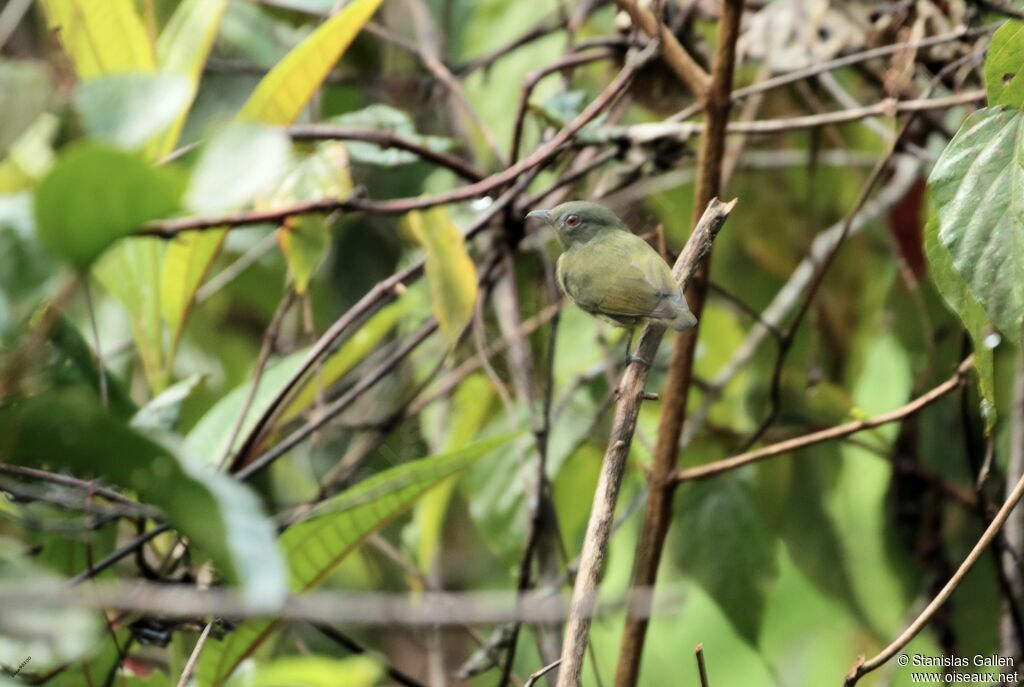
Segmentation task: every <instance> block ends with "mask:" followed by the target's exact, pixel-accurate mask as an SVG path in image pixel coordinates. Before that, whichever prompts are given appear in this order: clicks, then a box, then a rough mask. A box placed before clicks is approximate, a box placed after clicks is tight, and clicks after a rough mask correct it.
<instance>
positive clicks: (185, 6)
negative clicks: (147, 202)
mask: <svg viewBox="0 0 1024 687" xmlns="http://www.w3.org/2000/svg"><path fill="white" fill-rule="evenodd" d="M227 4H228V3H227V0H184V1H183V2H181V3H180V4H179V5H178V7H177V9H175V10H174V14H172V15H171V18H170V19H169V20H168V21H167V25H166V26H165V27H164V30H163V31H162V32H161V33H160V38H158V39H157V42H156V59H157V64H158V65H159V68H160V71H161V72H163V73H165V74H176V75H179V76H184V77H186V78H187V79H188V83H189V95H188V99H187V102H186V103H185V106H184V107H182V109H181V112H179V114H178V116H177V118H176V119H175V121H174V122H173V124H171V126H170V127H169V128H168V130H167V132H166V134H165V135H164V137H163V139H162V141H160V142H159V144H158V145H157V146H156V147H155V149H154V153H155V155H154V157H156V158H160V157H163V156H164V155H166V154H167V153H169V152H170V151H171V150H172V149H173V148H174V146H175V144H176V143H177V142H178V138H179V137H180V136H181V130H182V128H183V127H184V126H185V119H186V117H187V116H188V108H189V106H190V105H191V104H192V101H193V100H194V99H195V96H196V92H197V91H198V90H199V80H200V78H201V77H202V74H203V65H205V64H206V59H207V57H209V55H210V50H211V49H212V48H213V42H214V40H215V39H216V38H217V29H218V28H219V27H220V21H221V18H222V17H223V16H224V10H225V9H226V8H227Z"/></svg>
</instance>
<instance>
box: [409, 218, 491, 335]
mask: <svg viewBox="0 0 1024 687" xmlns="http://www.w3.org/2000/svg"><path fill="white" fill-rule="evenodd" d="M407 221H408V223H409V229H410V230H411V231H412V234H413V236H415V237H416V240H417V241H419V242H420V245H422V246H423V248H424V250H425V251H426V254H427V257H426V274H427V281H428V283H429V284H430V295H431V298H432V299H433V302H434V316H435V317H437V322H438V324H439V325H440V327H441V332H442V333H443V334H444V335H445V336H446V337H447V338H448V341H449V342H451V343H454V342H455V341H456V340H457V339H458V338H459V336H460V335H461V334H462V330H463V329H465V327H466V325H467V324H469V321H470V319H471V318H472V317H473V306H474V305H475V304H476V297H477V279H476V266H475V265H474V264H473V260H472V259H471V258H470V257H469V253H467V252H466V241H465V238H464V237H463V236H462V232H461V231H459V228H458V227H456V226H455V223H454V222H452V220H451V218H450V217H449V216H448V213H447V211H446V210H445V209H444V208H442V207H436V208H432V209H430V210H426V211H424V212H418V211H417V212H410V213H409V215H408V217H407Z"/></svg>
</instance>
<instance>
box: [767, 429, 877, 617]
mask: <svg viewBox="0 0 1024 687" xmlns="http://www.w3.org/2000/svg"><path fill="white" fill-rule="evenodd" d="M838 454H839V447H838V446H837V445H835V444H823V445H821V446H816V447H811V448H807V449H804V450H802V451H800V452H798V453H795V454H793V455H792V457H791V458H790V460H791V461H792V463H791V470H790V474H791V475H792V477H791V479H790V481H789V490H788V493H786V497H785V500H784V503H783V504H781V506H782V508H784V509H785V512H784V515H783V520H782V529H781V535H782V541H783V542H784V543H785V545H786V549H787V550H788V551H789V555H790V557H791V558H792V559H793V562H794V563H796V566H797V567H798V568H800V570H801V571H802V572H803V573H804V575H806V576H807V578H808V579H809V580H810V581H811V582H812V583H813V584H814V585H815V586H816V587H818V588H819V589H821V590H822V591H823V592H825V593H826V594H828V595H830V596H831V597H833V598H834V599H836V600H837V601H839V602H840V603H842V604H844V605H845V606H846V607H847V608H848V609H849V610H850V613H851V614H852V615H853V617H854V618H856V619H857V620H858V621H859V622H860V624H861V626H862V627H864V628H870V627H871V621H870V620H869V619H868V617H867V615H866V613H865V612H864V609H863V607H862V606H861V604H860V601H859V600H858V599H857V593H856V591H855V590H854V586H853V578H852V577H851V575H850V569H849V565H848V564H847V561H846V554H845V551H844V550H843V544H842V540H841V539H840V537H839V533H838V532H837V530H836V525H835V522H834V519H833V517H832V515H831V514H830V513H829V512H828V509H827V508H826V506H825V499H826V498H828V495H829V493H830V492H831V490H832V486H833V483H834V481H835V480H834V479H833V477H834V475H835V473H836V472H837V471H838V470H839V469H840V456H839V455H838ZM772 497H775V498H777V493H775V494H771V495H769V496H768V497H767V498H772Z"/></svg>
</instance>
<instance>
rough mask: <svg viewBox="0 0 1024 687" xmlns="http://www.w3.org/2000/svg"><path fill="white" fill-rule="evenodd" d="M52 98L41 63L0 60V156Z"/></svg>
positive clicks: (36, 117) (49, 81) (46, 75)
mask: <svg viewBox="0 0 1024 687" xmlns="http://www.w3.org/2000/svg"><path fill="white" fill-rule="evenodd" d="M52 97H53V79H52V78H51V77H50V70H49V69H47V68H46V65H45V63H43V62H36V61H34V60H0V156H3V155H5V154H6V153H7V149H8V148H9V147H10V145H11V144H12V143H14V141H16V140H18V139H19V138H20V137H21V136H22V135H23V134H24V133H25V132H26V131H27V130H28V128H29V127H30V126H31V125H32V123H33V122H35V121H36V119H38V117H39V115H41V114H42V113H43V112H45V111H46V108H47V107H48V106H49V104H50V100H51V98H52Z"/></svg>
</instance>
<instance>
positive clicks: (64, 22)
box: [40, 0, 156, 79]
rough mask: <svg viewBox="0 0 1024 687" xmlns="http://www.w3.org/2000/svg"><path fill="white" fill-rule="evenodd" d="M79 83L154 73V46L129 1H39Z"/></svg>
mask: <svg viewBox="0 0 1024 687" xmlns="http://www.w3.org/2000/svg"><path fill="white" fill-rule="evenodd" d="M40 4H42V6H43V10H44V11H45V13H46V22H47V24H48V25H49V27H50V28H51V29H52V30H54V31H56V33H57V35H58V36H59V37H60V41H61V44H62V45H63V46H64V49H65V50H66V51H67V53H68V54H69V55H70V56H71V61H72V63H73V64H74V66H75V71H76V72H77V73H78V76H79V77H81V78H82V79H91V78H94V77H97V76H101V75H103V74H116V73H121V72H146V71H153V69H154V68H155V67H156V60H155V57H154V49H153V43H152V41H150V39H149V35H148V34H147V33H146V29H145V27H144V26H143V24H142V19H141V18H140V17H139V15H138V13H137V12H136V11H135V3H134V2H132V0H104V1H103V2H92V1H91V0H41V3H40Z"/></svg>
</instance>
